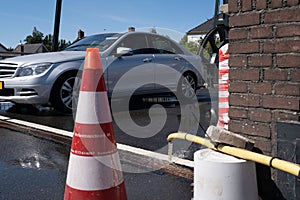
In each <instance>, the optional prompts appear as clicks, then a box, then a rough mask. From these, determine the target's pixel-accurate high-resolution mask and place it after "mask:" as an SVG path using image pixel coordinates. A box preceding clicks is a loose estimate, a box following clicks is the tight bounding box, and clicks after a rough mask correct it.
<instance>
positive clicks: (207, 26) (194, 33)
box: [186, 13, 223, 42]
mask: <svg viewBox="0 0 300 200" xmlns="http://www.w3.org/2000/svg"><path fill="white" fill-rule="evenodd" d="M218 18H219V19H221V18H223V14H222V13H221V14H219V15H218ZM214 27H215V25H214V18H210V19H208V20H207V21H206V22H204V23H202V24H200V25H199V26H196V27H195V28H192V29H191V30H189V31H188V32H186V35H187V41H188V42H199V41H201V40H202V39H203V38H204V37H205V36H206V34H207V33H208V32H209V31H210V30H212V29H213V28H214Z"/></svg>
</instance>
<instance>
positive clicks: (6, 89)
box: [0, 79, 51, 104]
mask: <svg viewBox="0 0 300 200" xmlns="http://www.w3.org/2000/svg"><path fill="white" fill-rule="evenodd" d="M0 81H1V82H2V83H3V87H2V89H0V101H10V102H14V103H19V104H46V103H48V102H49V97H50V92H51V86H50V85H46V84H35V83H32V81H30V80H29V81H22V79H20V80H18V81H16V80H15V79H1V80H0Z"/></svg>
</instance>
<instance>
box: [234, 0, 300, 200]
mask: <svg viewBox="0 0 300 200" xmlns="http://www.w3.org/2000/svg"><path fill="white" fill-rule="evenodd" d="M299 13H300V6H299V0H230V1H229V14H230V18H229V26H230V30H229V54H230V58H229V66H230V70H229V93H230V94H229V117H230V119H231V121H230V123H229V130H230V131H233V132H237V133H240V134H242V135H246V136H248V137H251V138H252V139H254V140H255V142H256V145H255V146H256V147H258V148H260V149H261V150H262V151H263V153H265V154H269V155H273V156H276V155H278V152H277V151H279V150H278V149H279V148H278V146H277V144H278V143H277V129H278V127H277V126H278V123H279V122H281V121H287V120H288V121H290V122H299V116H300V112H299V101H300V15H299ZM287 134H288V133H287ZM299 138H300V135H299ZM295 149H296V147H295ZM288 199H293V198H290V197H288Z"/></svg>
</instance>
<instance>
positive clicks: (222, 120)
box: [218, 44, 230, 130]
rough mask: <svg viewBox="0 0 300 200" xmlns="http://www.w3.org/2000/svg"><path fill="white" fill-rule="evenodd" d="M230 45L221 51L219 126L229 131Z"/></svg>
mask: <svg viewBox="0 0 300 200" xmlns="http://www.w3.org/2000/svg"><path fill="white" fill-rule="evenodd" d="M228 59H229V53H228V44H225V45H224V46H222V47H221V48H220V49H219V120H218V126H220V127H222V128H224V129H227V130H228V123H229V120H230V119H229V116H228V111H229V103H228V97H229V92H228V83H229V66H228Z"/></svg>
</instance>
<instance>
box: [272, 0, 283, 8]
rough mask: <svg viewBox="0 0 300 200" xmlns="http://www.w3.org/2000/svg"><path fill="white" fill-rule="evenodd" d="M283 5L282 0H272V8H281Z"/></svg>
mask: <svg viewBox="0 0 300 200" xmlns="http://www.w3.org/2000/svg"><path fill="white" fill-rule="evenodd" d="M280 7H282V0H272V2H271V8H280Z"/></svg>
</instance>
